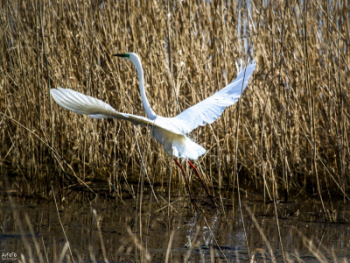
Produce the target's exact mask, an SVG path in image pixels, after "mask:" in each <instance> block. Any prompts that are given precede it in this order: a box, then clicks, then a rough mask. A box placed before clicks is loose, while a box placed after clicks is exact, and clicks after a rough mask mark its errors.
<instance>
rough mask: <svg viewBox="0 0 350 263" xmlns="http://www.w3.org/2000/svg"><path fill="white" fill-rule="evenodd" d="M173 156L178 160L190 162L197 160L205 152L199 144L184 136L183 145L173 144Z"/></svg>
mask: <svg viewBox="0 0 350 263" xmlns="http://www.w3.org/2000/svg"><path fill="white" fill-rule="evenodd" d="M172 148H173V155H175V156H176V157H178V158H187V159H191V160H197V159H198V158H199V157H200V156H202V155H203V154H205V152H206V150H205V149H204V148H203V147H202V146H200V145H199V144H197V143H195V142H194V141H192V140H191V139H190V138H188V137H186V136H185V143H177V142H176V141H174V142H173V145H172Z"/></svg>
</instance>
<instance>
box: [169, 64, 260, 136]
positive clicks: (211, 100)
mask: <svg viewBox="0 0 350 263" xmlns="http://www.w3.org/2000/svg"><path fill="white" fill-rule="evenodd" d="M255 66H256V63H255V61H252V63H250V64H248V65H247V66H246V67H245V68H244V69H243V70H241V71H240V72H239V73H238V76H237V78H236V79H235V80H234V81H232V82H231V83H230V84H228V85H227V86H226V87H225V88H223V89H222V90H220V91H218V92H216V93H215V94H213V95H212V96H210V97H208V98H207V99H205V100H203V101H201V102H199V103H197V104H196V105H194V106H192V107H190V108H188V109H186V110H184V111H183V112H181V113H180V114H179V115H177V116H176V117H174V118H172V119H173V121H174V123H176V125H177V126H178V129H179V130H181V132H182V133H183V134H186V133H189V132H191V131H192V130H193V129H195V128H197V127H198V126H204V125H206V124H207V123H213V122H214V121H215V120H216V119H217V118H219V117H220V116H221V114H222V113H223V111H224V110H225V108H226V107H228V106H230V105H232V104H234V103H236V102H237V100H238V99H239V97H240V96H241V94H242V92H243V90H244V89H245V87H246V86H247V85H248V81H249V79H250V77H251V75H252V74H253V72H254V70H255ZM237 68H239V67H238V66H237ZM243 81H244V83H243Z"/></svg>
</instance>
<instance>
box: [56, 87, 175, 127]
mask: <svg viewBox="0 0 350 263" xmlns="http://www.w3.org/2000/svg"><path fill="white" fill-rule="evenodd" d="M50 93H51V96H52V98H53V99H54V100H55V101H56V103H57V104H58V105H60V106H61V107H63V108H66V109H68V110H71V111H74V112H76V113H79V114H87V115H89V116H90V117H92V118H96V119H100V118H115V119H122V120H127V121H131V122H132V123H133V124H134V125H143V126H152V127H158V128H162V129H165V130H167V127H163V125H161V124H159V123H155V122H154V121H152V120H150V119H147V118H145V117H141V116H136V115H133V114H127V113H121V112H118V111H116V110H115V109H113V108H112V106H110V105H109V104H107V103H105V102H103V101H102V100H99V99H96V98H93V97H90V96H87V95H84V94H81V93H79V92H77V91H74V90H71V89H63V88H60V87H58V88H57V89H51V91H50ZM171 132H174V131H171ZM175 133H176V132H175Z"/></svg>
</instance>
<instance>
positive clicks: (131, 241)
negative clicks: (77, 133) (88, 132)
mask: <svg viewBox="0 0 350 263" xmlns="http://www.w3.org/2000/svg"><path fill="white" fill-rule="evenodd" d="M156 193H157V197H158V200H159V203H157V202H156V201H155V198H154V197H153V195H152V194H150V191H149V190H145V192H144V193H143V200H142V206H141V213H139V211H140V206H139V202H138V200H137V199H132V198H126V199H124V200H123V201H121V199H120V198H115V199H113V198H110V197H108V198H107V197H105V198H103V197H101V196H99V197H97V198H95V199H93V200H90V201H89V200H88V199H87V198H86V195H84V194H83V193H80V192H78V193H74V195H75V196H74V198H70V199H71V200H70V201H65V200H63V201H62V200H58V206H57V207H56V205H55V202H53V201H48V200H45V199H39V198H24V197H18V196H15V195H12V197H11V195H9V194H8V193H3V194H2V200H1V203H0V220H1V234H0V251H1V253H2V257H3V260H4V259H6V255H9V254H6V253H11V252H15V253H16V256H17V259H18V258H20V257H21V254H23V255H24V257H25V258H26V259H27V261H28V259H29V258H33V259H34V261H35V262H39V261H40V260H41V259H42V260H43V261H45V262H46V257H47V258H48V260H49V261H50V262H53V261H58V260H59V259H60V255H62V256H63V262H70V261H73V258H74V260H75V261H76V262H86V261H88V262H94V260H95V259H96V261H97V262H104V258H106V259H108V260H109V262H135V261H146V259H149V260H150V261H152V262H164V261H165V260H166V258H167V256H168V258H169V262H176V261H178V262H207V261H210V260H211V259H213V258H214V259H215V261H222V262H225V261H226V259H227V261H229V262H249V255H250V256H251V257H252V256H254V258H255V259H256V258H258V261H262V260H263V259H264V258H266V260H267V261H271V251H270V248H271V250H272V253H273V256H274V257H275V258H276V260H277V262H282V260H283V257H282V255H283V253H282V246H281V243H282V244H283V250H284V251H285V252H286V253H285V254H286V255H288V256H289V257H290V258H291V259H292V260H293V261H296V258H297V257H298V258H300V259H302V260H303V261H304V262H320V261H322V259H324V260H328V259H332V257H333V256H332V255H335V256H336V257H337V259H338V260H342V259H343V258H350V224H348V222H347V218H350V217H349V214H350V211H349V208H348V205H347V204H345V205H344V203H343V202H342V201H337V202H334V201H333V203H332V205H333V207H334V210H336V211H337V223H324V220H323V219H324V216H323V215H322V214H321V213H319V211H321V205H320V203H319V202H317V201H314V200H308V201H305V200H301V199H302V198H299V199H297V200H295V201H293V202H290V203H279V204H278V205H277V207H276V208H277V210H278V212H279V215H280V216H279V220H278V222H279V227H280V232H281V236H279V234H278V227H277V224H276V217H275V209H274V204H273V203H264V202H263V198H261V197H260V196H259V195H256V196H241V198H242V203H243V205H242V215H243V218H242V216H241V213H240V209H239V205H238V201H237V200H238V198H237V194H235V196H232V192H231V193H230V192H226V193H225V194H223V195H222V196H217V200H218V201H220V200H221V203H222V204H223V208H221V209H216V208H215V207H213V206H212V205H210V202H209V201H208V200H206V197H205V195H202V193H201V194H198V193H195V194H196V197H197V198H198V202H197V203H198V206H199V210H202V212H195V210H194V208H193V206H191V204H190V202H189V198H188V197H186V196H185V197H182V195H183V194H184V192H183V191H179V192H174V193H173V194H172V196H171V202H172V208H173V209H172V210H171V211H168V208H167V206H166V201H165V200H167V193H166V191H164V189H163V190H161V191H160V190H158V191H156ZM59 196H60V195H59V194H57V193H56V198H58V199H59ZM233 198H234V199H233ZM74 200H75V201H74ZM244 204H245V205H244ZM245 207H248V208H249V209H250V210H251V211H252V212H253V214H254V216H255V218H256V220H257V223H258V224H256V223H254V221H253V219H252V216H251V215H250V214H249V213H248V211H247V209H246V208H245ZM57 209H58V211H59V213H57ZM168 212H170V214H168ZM59 218H60V219H59ZM60 220H61V223H62V224H61V223H60ZM97 222H98V223H97ZM30 226H31V227H30ZM31 228H32V229H31ZM244 228H245V232H246V234H245V233H244ZM63 230H64V231H63ZM259 230H260V232H259ZM64 232H65V233H66V236H67V237H65V234H64ZM261 233H263V235H265V236H266V239H264V237H263V236H262V234H261ZM246 236H247V238H246ZM66 240H68V241H69V244H70V250H71V252H70V250H69V249H68V247H66V248H65V244H66ZM310 240H311V241H312V243H310V244H311V246H312V247H310V246H308V245H307V244H309V243H308V242H310ZM247 245H248V248H247ZM269 246H270V248H269ZM168 248H169V250H168ZM103 251H105V252H103ZM167 252H168V255H167ZM4 255H5V258H4ZM40 257H41V258H40Z"/></svg>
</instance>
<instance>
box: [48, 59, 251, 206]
mask: <svg viewBox="0 0 350 263" xmlns="http://www.w3.org/2000/svg"><path fill="white" fill-rule="evenodd" d="M114 56H118V57H122V58H125V59H127V60H129V61H131V62H132V63H133V64H134V66H135V68H136V71H137V73H138V77H139V86H140V92H141V99H142V103H143V107H144V109H145V111H146V115H147V118H145V117H141V116H137V115H133V114H127V113H121V112H118V111H116V110H115V109H114V108H112V107H111V106H110V105H109V104H107V103H105V102H103V101H101V100H99V99H96V98H93V97H90V96H87V95H84V94H81V93H79V92H76V91H74V90H71V89H63V88H60V87H58V88H57V89H51V91H50V93H51V96H52V98H53V99H54V100H55V101H56V102H57V104H59V105H60V106H61V107H63V108H66V109H68V110H71V111H74V112H76V113H80V114H87V115H89V116H90V117H92V118H97V119H99V118H115V119H123V120H127V121H130V122H132V123H133V124H134V125H141V126H147V127H149V128H150V135H151V137H153V138H155V139H156V140H157V141H158V142H160V143H161V144H162V145H163V146H164V149H165V151H166V152H167V153H168V154H169V155H170V156H175V157H178V158H185V159H186V160H187V161H188V163H189V164H190V166H191V167H192V168H193V169H194V171H195V173H196V175H197V177H198V178H199V179H200V181H201V183H202V185H203V187H204V188H205V190H206V192H207V194H208V196H209V197H210V198H211V200H212V201H213V199H212V197H211V195H210V193H209V190H208V189H207V187H206V185H205V184H204V182H203V181H202V179H201V177H200V176H199V173H198V171H197V169H196V168H195V167H194V165H193V164H192V163H191V161H190V160H189V159H192V160H197V159H198V157H200V156H202V155H203V154H204V153H205V152H206V150H205V149H204V148H203V147H202V146H201V145H199V144H197V143H195V142H194V141H192V140H191V139H190V138H189V137H187V136H186V134H188V133H190V132H191V131H192V130H193V129H195V128H197V127H198V126H204V125H206V124H207V123H208V124H210V123H213V122H214V121H215V120H216V119H217V118H218V117H220V115H221V114H222V113H223V111H224V110H225V108H226V107H228V106H230V105H232V104H234V103H235V102H236V101H237V100H238V99H239V97H240V96H241V94H242V92H243V90H244V89H245V87H246V86H247V85H248V80H249V79H250V77H251V75H252V74H253V72H254V70H255V66H256V64H255V62H254V61H253V62H252V63H250V64H249V63H248V65H247V66H246V67H245V68H244V69H243V65H240V67H239V66H238V65H237V64H236V67H237V72H238V75H237V78H236V79H235V80H234V81H232V82H231V83H230V84H228V85H227V86H226V87H225V88H223V89H221V90H220V91H218V92H216V93H215V94H213V95H212V96H210V97H208V98H207V99H205V100H203V101H201V102H199V103H197V104H196V105H194V106H192V107H190V108H188V109H186V110H184V111H183V112H181V113H180V114H179V115H177V116H175V117H172V118H165V117H162V116H159V115H157V114H156V113H155V112H154V111H153V110H152V108H151V106H150V104H149V102H148V99H147V96H146V91H145V87H144V75H143V69H142V65H141V60H140V58H139V56H138V55H137V54H135V53H127V54H115V55H114ZM174 161H175V162H176V164H177V165H178V166H179V167H180V169H181V171H182V172H183V175H184V177H185V182H186V184H187V187H188V191H189V194H190V197H191V200H193V197H192V195H191V192H190V190H189V186H188V183H187V180H186V176H185V171H184V169H183V168H182V167H181V165H180V164H179V162H178V161H177V160H176V159H174ZM213 202H214V201H213ZM214 204H215V202H214Z"/></svg>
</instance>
